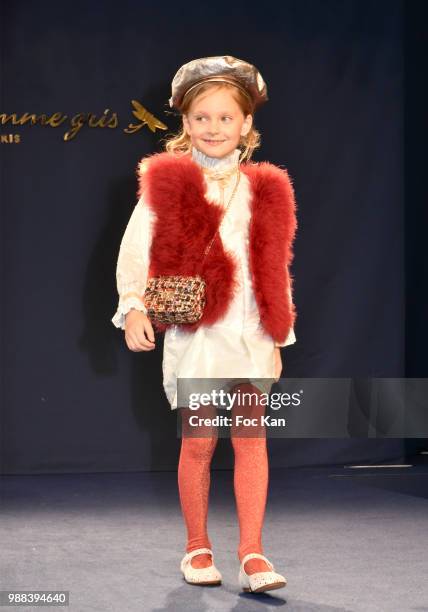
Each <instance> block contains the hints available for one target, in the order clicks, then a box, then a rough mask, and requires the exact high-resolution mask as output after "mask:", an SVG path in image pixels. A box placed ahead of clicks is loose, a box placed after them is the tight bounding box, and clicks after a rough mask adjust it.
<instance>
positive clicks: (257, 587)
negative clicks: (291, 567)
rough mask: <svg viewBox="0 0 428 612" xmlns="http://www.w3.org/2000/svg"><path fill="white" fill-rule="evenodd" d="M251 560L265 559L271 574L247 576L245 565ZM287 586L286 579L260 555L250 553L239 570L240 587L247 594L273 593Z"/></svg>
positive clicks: (263, 573) (257, 573)
mask: <svg viewBox="0 0 428 612" xmlns="http://www.w3.org/2000/svg"><path fill="white" fill-rule="evenodd" d="M250 559H263V561H265V562H266V563H267V564H268V566H269V567H270V568H271V570H272V571H270V572H256V573H255V574H247V573H246V571H245V570H244V565H245V564H246V562H247V561H249V560H250ZM286 584H287V580H286V578H284V576H281V574H277V573H276V572H275V568H274V566H273V565H272V563H271V562H270V561H269V559H266V557H265V556H264V555H261V554H260V553H249V554H248V555H245V557H244V558H243V559H242V562H241V568H240V570H239V585H240V587H241V588H242V589H243V590H244V591H246V592H247V593H261V592H263V591H272V590H273V589H280V588H281V587H285V585H286Z"/></svg>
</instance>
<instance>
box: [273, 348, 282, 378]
mask: <svg viewBox="0 0 428 612" xmlns="http://www.w3.org/2000/svg"><path fill="white" fill-rule="evenodd" d="M281 372H282V358H281V349H280V348H279V346H276V347H275V381H276V382H278V380H279V379H280V377H281Z"/></svg>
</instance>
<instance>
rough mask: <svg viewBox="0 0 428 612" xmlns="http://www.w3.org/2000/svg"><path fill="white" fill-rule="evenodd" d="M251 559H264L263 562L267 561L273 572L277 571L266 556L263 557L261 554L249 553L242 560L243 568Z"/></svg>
mask: <svg viewBox="0 0 428 612" xmlns="http://www.w3.org/2000/svg"><path fill="white" fill-rule="evenodd" d="M250 559H262V560H263V561H265V562H266V563H267V564H268V565H269V567H270V568H271V570H272V571H275V569H274V566H273V564H272V563H271V562H270V561H269V559H267V558H266V557H265V556H264V555H262V554H260V553H248V555H245V557H244V558H243V559H242V567H244V565H245V564H246V562H247V561H249V560H250ZM244 571H245V570H244Z"/></svg>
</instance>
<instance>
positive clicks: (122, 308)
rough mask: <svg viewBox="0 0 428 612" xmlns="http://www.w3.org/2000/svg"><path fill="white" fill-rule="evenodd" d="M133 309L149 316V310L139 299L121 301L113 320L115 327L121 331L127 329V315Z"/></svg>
mask: <svg viewBox="0 0 428 612" xmlns="http://www.w3.org/2000/svg"><path fill="white" fill-rule="evenodd" d="M132 308H135V310H139V311H140V312H144V314H145V315H146V314H147V308H146V307H145V306H144V304H143V302H142V300H141V299H140V298H139V297H137V296H131V297H128V298H126V299H121V300H119V305H118V307H117V311H116V313H115V315H114V317H113V318H112V319H111V322H112V323H113V325H114V326H115V327H117V328H119V329H125V315H127V314H128V312H129V311H130V310H131V309H132Z"/></svg>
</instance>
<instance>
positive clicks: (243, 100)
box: [162, 82, 261, 162]
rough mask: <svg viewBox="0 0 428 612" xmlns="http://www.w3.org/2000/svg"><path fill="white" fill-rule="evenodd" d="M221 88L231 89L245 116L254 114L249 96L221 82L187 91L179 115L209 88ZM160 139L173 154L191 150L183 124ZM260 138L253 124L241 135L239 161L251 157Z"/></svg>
mask: <svg viewBox="0 0 428 612" xmlns="http://www.w3.org/2000/svg"><path fill="white" fill-rule="evenodd" d="M221 88H224V89H229V90H230V91H231V93H232V95H233V96H234V98H235V100H236V102H237V103H238V104H239V107H240V109H241V111H242V112H243V114H244V116H245V117H246V116H247V115H254V107H253V104H252V102H251V100H250V98H249V97H247V96H246V95H245V93H244V92H243V91H241V90H240V89H239V88H238V87H235V86H234V85H232V84H230V83H223V82H221V83H213V82H208V83H200V85H198V86H197V87H195V88H194V89H192V90H191V91H189V93H188V94H187V95H185V96H184V100H183V103H182V105H181V108H180V115H181V116H183V115H185V114H186V113H187V112H188V111H189V109H190V106H191V104H192V102H193V101H194V100H195V99H196V98H197V97H198V96H199V95H200V94H202V93H205V92H206V91H208V90H210V89H221ZM162 140H163V142H165V149H166V150H167V151H168V153H173V154H174V155H185V154H187V153H191V151H192V142H191V139H190V136H189V135H188V134H187V133H186V131H185V129H184V126H183V125H182V127H181V130H180V131H179V132H178V133H176V134H167V136H166V138H164V139H162ZM260 140H261V135H260V132H259V131H258V130H256V128H255V127H254V124H253V125H252V126H251V128H250V131H249V132H248V134H247V135H246V136H241V138H240V140H239V144H238V148H239V149H240V150H241V155H240V157H239V161H240V162H243V161H249V160H250V159H251V156H252V154H253V152H254V151H255V149H257V148H258V147H259V146H260Z"/></svg>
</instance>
